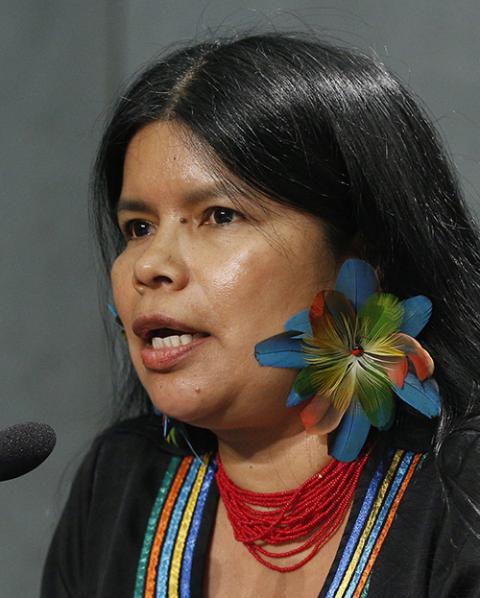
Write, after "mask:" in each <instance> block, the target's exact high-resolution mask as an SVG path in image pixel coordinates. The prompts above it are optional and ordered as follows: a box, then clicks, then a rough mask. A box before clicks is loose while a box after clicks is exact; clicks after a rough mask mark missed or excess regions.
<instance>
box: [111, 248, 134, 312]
mask: <svg viewBox="0 0 480 598" xmlns="http://www.w3.org/2000/svg"><path fill="white" fill-rule="evenodd" d="M131 277H132V275H131V270H130V264H129V261H128V260H127V259H126V257H125V255H124V254H120V255H119V256H118V257H117V258H116V259H115V261H114V262H113V265H112V270H111V273H110V279H111V283H112V293H113V300H114V303H115V307H116V309H117V312H118V314H119V316H120V319H121V320H122V321H123V322H124V323H126V318H127V314H128V309H127V308H128V305H129V297H130V293H129V287H131ZM129 282H130V284H129Z"/></svg>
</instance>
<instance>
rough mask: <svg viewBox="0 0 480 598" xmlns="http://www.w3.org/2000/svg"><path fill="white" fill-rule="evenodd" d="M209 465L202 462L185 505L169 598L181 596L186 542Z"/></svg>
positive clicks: (173, 560)
mask: <svg viewBox="0 0 480 598" xmlns="http://www.w3.org/2000/svg"><path fill="white" fill-rule="evenodd" d="M207 468H208V465H205V464H203V463H202V465H200V467H199V469H198V473H197V477H196V479H195V482H194V484H193V487H192V490H191V492H190V497H189V499H188V502H187V504H186V506H185V511H184V513H183V516H182V522H181V524H180V528H179V530H178V533H177V539H176V542H175V546H174V549H173V555H172V561H171V565H170V575H169V580H168V596H169V598H177V597H178V596H179V580H180V569H181V567H182V557H183V551H184V548H185V542H186V539H187V535H188V530H189V529H190V523H191V521H192V517H193V512H194V511H195V506H196V504H197V499H198V495H199V493H200V489H201V487H202V483H203V479H204V477H205V474H206V473H207Z"/></svg>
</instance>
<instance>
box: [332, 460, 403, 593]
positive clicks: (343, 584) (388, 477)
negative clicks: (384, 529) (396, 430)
mask: <svg viewBox="0 0 480 598" xmlns="http://www.w3.org/2000/svg"><path fill="white" fill-rule="evenodd" d="M404 453H405V451H403V450H398V451H396V452H395V455H394V457H393V459H392V463H391V465H390V468H389V470H388V472H387V474H386V475H385V478H384V480H383V482H382V485H381V487H380V490H379V491H378V494H377V498H376V499H375V502H374V504H373V506H372V510H371V511H370V515H369V517H368V520H367V523H366V524H365V528H364V530H363V532H362V535H361V537H360V539H359V541H358V544H357V547H356V549H355V552H354V554H353V555H352V560H351V561H350V563H349V565H348V569H347V570H346V572H345V575H344V577H343V579H342V582H341V584H340V585H339V587H338V589H337V591H336V592H335V596H343V595H344V592H345V590H346V588H347V586H348V584H349V583H350V579H351V577H352V575H353V573H354V571H355V568H356V566H357V563H358V559H359V558H360V556H361V554H362V551H363V547H364V546H365V543H366V542H367V540H368V536H369V535H370V532H371V531H372V528H373V526H374V524H375V521H376V519H377V515H378V513H379V511H380V508H381V506H382V503H383V499H384V498H385V494H386V493H387V490H388V487H389V486H390V482H391V481H392V478H393V476H394V475H395V472H396V470H397V467H398V463H399V462H400V460H401V458H402V457H403V455H404Z"/></svg>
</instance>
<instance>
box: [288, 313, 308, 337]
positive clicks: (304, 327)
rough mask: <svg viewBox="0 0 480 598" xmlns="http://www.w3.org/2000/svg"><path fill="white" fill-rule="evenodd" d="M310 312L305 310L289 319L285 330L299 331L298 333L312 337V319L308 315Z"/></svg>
mask: <svg viewBox="0 0 480 598" xmlns="http://www.w3.org/2000/svg"><path fill="white" fill-rule="evenodd" d="M309 312H310V310H309V309H304V310H302V311H299V312H298V313H296V314H295V315H294V316H292V317H291V318H289V319H288V320H287V321H286V323H285V326H284V330H286V331H290V330H298V332H302V333H305V334H308V335H309V336H312V326H311V324H310V318H309V315H308V314H309Z"/></svg>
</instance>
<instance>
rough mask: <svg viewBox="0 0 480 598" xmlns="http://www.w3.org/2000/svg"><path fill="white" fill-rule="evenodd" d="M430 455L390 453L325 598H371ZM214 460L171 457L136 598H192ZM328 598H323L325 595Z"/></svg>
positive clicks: (150, 527)
mask: <svg viewBox="0 0 480 598" xmlns="http://www.w3.org/2000/svg"><path fill="white" fill-rule="evenodd" d="M424 458H425V455H422V454H415V453H412V452H406V451H404V450H397V451H394V450H390V451H389V452H388V453H387V455H386V456H385V460H384V461H383V462H380V463H379V465H378V467H377V468H376V471H375V473H374V474H373V476H372V479H371V481H370V484H369V486H368V489H367V492H366V494H365V498H364V500H363V503H362V506H361V507H360V511H359V514H358V516H357V519H356V521H355V523H354V525H353V528H352V531H351V533H350V536H349V537H348V540H347V542H346V544H345V548H344V549H343V553H342V556H341V558H340V562H339V565H338V568H337V570H336V572H335V576H334V578H333V581H332V582H331V584H330V587H329V588H328V591H327V593H326V598H368V589H369V585H370V581H371V574H372V570H373V567H374V565H375V561H376V559H377V556H378V555H379V553H380V551H381V548H382V545H383V542H384V540H385V538H386V536H387V534H388V532H389V530H390V527H391V525H392V522H393V520H394V517H395V514H396V512H397V509H398V507H399V505H400V502H401V500H402V498H403V496H404V493H405V491H406V489H407V486H408V484H409V483H410V481H411V479H412V476H413V475H414V473H415V471H416V469H417V468H418V467H419V465H420V464H421V463H422V461H423V459H424ZM215 470H216V464H215V458H214V456H213V455H208V457H207V463H206V464H204V463H202V462H201V461H200V460H199V459H195V458H193V457H184V458H180V457H172V460H171V462H170V465H169V467H168V469H167V471H166V472H165V475H164V478H163V481H162V484H161V487H160V490H159V492H158V495H157V498H156V500H155V503H154V505H153V508H152V512H151V514H150V518H149V521H148V524H147V529H146V533H145V538H144V543H143V548H142V552H141V556H140V560H139V564H138V569H137V579H136V585H135V593H134V598H188V597H189V596H190V593H191V574H192V560H193V555H194V550H195V547H196V543H197V539H198V532H199V528H200V523H201V521H202V517H203V512H204V507H205V502H206V499H207V496H208V493H209V490H210V487H211V485H212V483H214V480H215ZM322 594H323V593H322Z"/></svg>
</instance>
